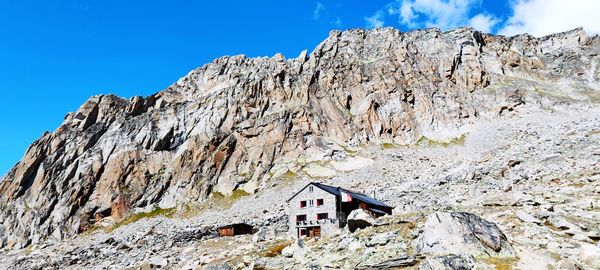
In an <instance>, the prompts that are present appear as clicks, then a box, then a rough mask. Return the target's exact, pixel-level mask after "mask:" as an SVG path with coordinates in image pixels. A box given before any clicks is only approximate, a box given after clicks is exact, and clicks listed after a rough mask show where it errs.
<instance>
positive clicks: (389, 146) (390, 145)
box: [381, 143, 398, 149]
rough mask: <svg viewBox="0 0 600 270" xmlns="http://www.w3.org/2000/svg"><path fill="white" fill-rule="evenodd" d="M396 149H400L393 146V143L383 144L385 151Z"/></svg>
mask: <svg viewBox="0 0 600 270" xmlns="http://www.w3.org/2000/svg"><path fill="white" fill-rule="evenodd" d="M396 147H398V146H397V145H396V144H393V143H382V144H381V148H383V149H393V148H396Z"/></svg>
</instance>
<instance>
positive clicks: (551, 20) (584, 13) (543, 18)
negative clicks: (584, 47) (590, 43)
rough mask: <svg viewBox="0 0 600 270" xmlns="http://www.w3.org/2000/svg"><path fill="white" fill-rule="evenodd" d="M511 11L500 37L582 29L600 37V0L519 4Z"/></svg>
mask: <svg viewBox="0 0 600 270" xmlns="http://www.w3.org/2000/svg"><path fill="white" fill-rule="evenodd" d="M512 9H513V15H512V17H510V18H509V19H508V20H507V21H506V24H505V25H504V27H503V28H502V29H501V30H500V31H498V33H499V34H502V35H516V34H521V33H529V34H531V35H534V36H543V35H548V34H552V33H556V32H561V31H566V30H571V29H573V28H577V27H580V26H582V27H583V28H584V29H585V30H586V31H587V32H588V33H595V34H598V33H600V1H598V0H570V1H565V0H519V1H517V2H514V3H513V6H512Z"/></svg>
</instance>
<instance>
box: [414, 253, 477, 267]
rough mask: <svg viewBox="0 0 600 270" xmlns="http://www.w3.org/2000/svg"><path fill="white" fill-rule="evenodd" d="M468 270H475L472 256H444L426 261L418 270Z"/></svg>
mask: <svg viewBox="0 0 600 270" xmlns="http://www.w3.org/2000/svg"><path fill="white" fill-rule="evenodd" d="M449 269H450V270H470V269H477V268H476V261H475V258H473V256H461V255H454V254H450V255H445V256H437V257H433V258H429V259H427V260H426V261H425V262H423V263H422V264H421V266H420V267H419V270H449Z"/></svg>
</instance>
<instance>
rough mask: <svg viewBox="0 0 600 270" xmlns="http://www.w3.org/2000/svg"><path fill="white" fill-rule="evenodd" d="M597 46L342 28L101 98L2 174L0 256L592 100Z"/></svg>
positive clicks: (599, 42)
mask: <svg viewBox="0 0 600 270" xmlns="http://www.w3.org/2000/svg"><path fill="white" fill-rule="evenodd" d="M599 51H600V38H598V37H597V36H595V37H590V36H588V35H587V34H586V33H585V32H583V30H581V29H576V30H573V31H569V32H565V33H560V34H555V35H551V36H547V37H543V38H534V37H531V36H528V35H520V36H515V37H503V36H493V35H487V34H482V33H480V32H477V31H474V30H472V29H469V28H460V29H456V30H453V31H448V32H441V31H440V30H437V29H427V30H419V31H413V32H408V33H402V32H400V31H398V30H395V29H391V28H384V29H376V30H369V31H366V30H361V29H358V30H348V31H344V32H340V31H333V32H331V34H330V35H329V37H328V38H327V39H326V40H325V41H323V42H322V43H321V44H320V45H318V46H317V48H315V50H314V51H313V52H312V53H311V54H310V55H307V54H305V53H303V54H301V55H300V56H299V57H297V58H293V59H285V58H283V57H282V56H281V55H278V56H276V57H273V58H247V57H245V56H231V57H223V58H219V59H216V60H215V61H214V62H212V63H210V64H207V65H205V66H203V67H201V68H198V69H195V70H193V71H191V72H190V73H189V74H187V75H186V76H184V77H183V78H181V79H179V80H178V81H177V82H176V83H175V84H173V85H172V86H170V87H168V88H167V89H165V90H164V91H161V92H159V93H157V94H154V95H151V96H148V97H135V98H132V99H130V100H126V99H123V98H119V97H116V96H111V95H102V96H95V97H92V98H90V99H89V100H88V101H87V102H85V103H84V104H83V105H82V106H81V107H80V108H79V109H78V110H77V111H76V112H74V113H70V114H68V115H67V116H66V117H65V120H64V122H63V123H62V125H61V126H60V127H59V128H58V129H57V130H55V131H54V132H51V133H50V132H48V133H45V134H44V135H43V136H42V137H41V138H40V139H38V140H37V141H36V142H34V143H33V144H32V145H31V146H30V147H29V149H28V150H27V152H26V154H25V156H24V157H23V159H22V160H21V161H20V162H19V163H18V164H17V165H16V166H15V167H14V168H12V169H11V170H10V171H9V173H8V174H7V175H6V177H5V178H4V179H3V180H2V181H0V221H1V222H2V226H3V227H4V229H5V232H4V235H5V239H6V241H0V248H1V247H4V246H7V247H10V248H21V247H25V246H27V245H29V244H35V243H39V242H41V241H42V240H43V239H50V240H52V239H54V240H62V239H65V238H68V237H72V236H75V235H77V234H78V233H81V232H85V231H88V230H89V229H90V228H93V227H94V226H97V225H98V224H100V223H101V221H102V220H103V219H105V218H108V217H110V218H112V219H114V220H115V221H120V220H123V219H124V218H126V217H127V216H129V215H131V214H132V213H133V212H134V211H137V210H139V209H146V208H149V207H150V208H152V207H159V208H172V207H175V206H176V205H178V204H183V203H190V202H202V201H204V200H206V199H207V198H209V197H211V196H213V195H215V194H217V193H220V194H225V195H230V194H232V193H233V192H234V191H236V190H240V191H241V190H243V191H245V192H249V193H252V192H255V191H256V190H259V189H264V188H267V187H269V186H271V185H272V184H274V183H277V181H278V180H279V179H280V178H281V177H283V176H284V175H285V174H286V173H287V172H292V173H301V172H302V168H303V167H304V166H307V164H308V163H309V162H310V161H306V160H307V159H302V158H299V157H304V156H308V155H309V154H310V156H311V157H314V156H319V158H321V159H327V158H332V157H343V156H344V155H343V154H341V152H344V151H345V150H344V149H347V148H348V147H352V146H356V145H360V144H367V143H372V142H377V143H393V144H402V145H405V144H413V143H416V142H418V141H423V139H429V140H436V141H445V142H448V141H451V140H452V139H454V138H457V137H460V136H461V135H462V134H464V133H465V132H467V131H468V129H469V126H470V124H472V123H473V122H474V121H475V120H476V119H479V118H493V117H504V116H506V115H508V114H511V113H515V112H517V111H519V110H520V109H521V108H541V107H543V108H557V107H560V106H566V105H567V104H573V103H579V102H581V104H582V105H581V106H589V104H588V103H586V102H588V101H590V100H595V99H597V98H598V91H599V89H600V83H599V77H600V75H599V69H598V65H597V64H598V61H599V56H598V54H599ZM314 153H318V155H315V154H314ZM327 172H331V171H327ZM328 175H329V174H328ZM0 228H1V227H0ZM2 239H3V238H2V235H0V240H2ZM491 245H492V246H491V248H495V247H497V245H496V243H495V242H492V243H491Z"/></svg>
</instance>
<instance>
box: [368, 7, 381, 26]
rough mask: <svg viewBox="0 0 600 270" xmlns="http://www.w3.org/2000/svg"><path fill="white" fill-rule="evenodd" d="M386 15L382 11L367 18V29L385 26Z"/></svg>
mask: <svg viewBox="0 0 600 270" xmlns="http://www.w3.org/2000/svg"><path fill="white" fill-rule="evenodd" d="M383 19H384V14H383V12H382V11H377V12H376V13H375V14H374V15H373V16H371V17H365V21H366V22H367V28H377V27H382V26H383V24H384V21H383Z"/></svg>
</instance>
